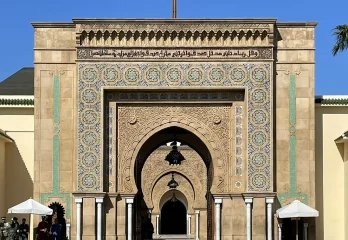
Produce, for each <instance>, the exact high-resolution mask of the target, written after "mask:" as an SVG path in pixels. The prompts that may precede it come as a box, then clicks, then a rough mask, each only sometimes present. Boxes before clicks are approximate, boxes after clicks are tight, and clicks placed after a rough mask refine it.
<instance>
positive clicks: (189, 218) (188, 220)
mask: <svg viewBox="0 0 348 240" xmlns="http://www.w3.org/2000/svg"><path fill="white" fill-rule="evenodd" d="M187 235H188V236H190V235H191V215H187Z"/></svg>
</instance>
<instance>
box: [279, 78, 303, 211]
mask: <svg viewBox="0 0 348 240" xmlns="http://www.w3.org/2000/svg"><path fill="white" fill-rule="evenodd" d="M289 85H290V96H289V110H290V112H289V121H290V129H289V131H290V152H289V157H290V186H289V192H288V193H279V194H278V199H279V202H280V204H281V205H282V204H283V202H284V201H286V200H287V199H289V198H292V199H298V200H300V201H302V202H304V203H306V204H308V194H304V193H298V192H297V186H296V183H297V181H296V75H294V74H290V84H289Z"/></svg>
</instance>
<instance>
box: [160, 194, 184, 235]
mask: <svg viewBox="0 0 348 240" xmlns="http://www.w3.org/2000/svg"><path fill="white" fill-rule="evenodd" d="M159 205H160V211H161V212H160V234H161V235H185V234H187V210H188V206H189V205H188V200H187V198H186V196H185V195H184V194H183V193H182V192H180V191H178V190H171V191H168V192H166V193H165V194H164V195H163V196H162V198H161V201H160V204H159Z"/></svg>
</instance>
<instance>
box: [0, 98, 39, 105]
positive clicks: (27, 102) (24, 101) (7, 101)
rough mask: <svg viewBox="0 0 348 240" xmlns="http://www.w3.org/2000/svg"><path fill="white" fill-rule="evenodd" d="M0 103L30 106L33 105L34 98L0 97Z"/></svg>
mask: <svg viewBox="0 0 348 240" xmlns="http://www.w3.org/2000/svg"><path fill="white" fill-rule="evenodd" d="M0 105H24V106H32V105H34V99H6V98H2V99H1V98H0Z"/></svg>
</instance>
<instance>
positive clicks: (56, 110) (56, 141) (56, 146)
mask: <svg viewBox="0 0 348 240" xmlns="http://www.w3.org/2000/svg"><path fill="white" fill-rule="evenodd" d="M61 74H64V72H60V75H61ZM60 75H54V76H53V124H54V125H53V132H54V135H53V176H52V182H53V190H52V192H50V193H41V194H40V201H41V203H42V204H45V203H46V202H47V201H50V199H57V198H60V199H63V201H65V203H66V209H65V210H66V211H65V213H66V218H70V217H71V211H70V209H71V208H70V193H63V192H61V191H60V188H59V184H60V179H59V175H60V170H59V164H60V137H59V130H60V129H59V123H60Z"/></svg>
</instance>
